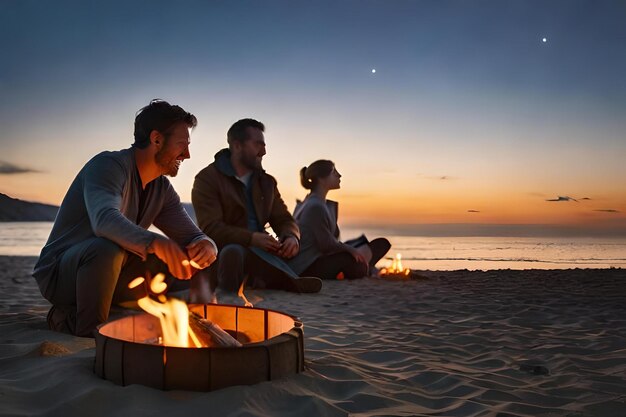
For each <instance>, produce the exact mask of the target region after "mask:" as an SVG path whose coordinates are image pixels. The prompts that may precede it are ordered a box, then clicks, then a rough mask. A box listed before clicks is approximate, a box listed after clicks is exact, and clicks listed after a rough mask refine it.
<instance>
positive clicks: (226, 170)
mask: <svg viewBox="0 0 626 417" xmlns="http://www.w3.org/2000/svg"><path fill="white" fill-rule="evenodd" d="M215 167H216V168H217V170H218V171H219V172H221V173H222V174H224V175H226V176H228V177H234V176H236V175H235V168H233V164H232V163H231V162H230V149H228V148H224V149H222V150H220V151H219V152H218V153H216V154H215Z"/></svg>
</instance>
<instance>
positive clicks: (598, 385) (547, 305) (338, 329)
mask: <svg viewBox="0 0 626 417" xmlns="http://www.w3.org/2000/svg"><path fill="white" fill-rule="evenodd" d="M36 259H37V257H22V256H12V257H8V256H0V271H1V272H0V329H1V333H0V334H1V336H0V393H2V396H3V401H2V402H1V403H0V415H33V414H37V415H65V416H79V415H85V414H90V415H91V414H95V415H153V416H161V415H162V416H166V415H171V414H172V413H188V414H198V413H200V412H205V413H206V411H207V410H211V412H212V413H215V414H216V415H233V416H234V415H241V414H246V415H253V416H262V415H281V416H294V417H296V416H302V415H306V416H309V415H310V416H343V415H359V416H373V415H418V416H430V415H458V416H461V415H462V416H475V417H478V416H487V415H489V416H495V415H502V416H505V415H506V416H518V417H531V416H533V417H534V416H541V415H559V416H569V417H589V416H598V417H600V416H602V417H606V416H622V415H626V318H624V314H623V312H624V306H625V305H626V270H624V269H617V268H616V269H597V270H596V269H570V270H520V271H517V270H508V271H507V270H499V271H467V270H458V271H418V272H419V275H420V276H421V277H422V279H412V280H408V281H401V282H398V281H392V280H383V279H374V278H365V279H362V280H353V281H325V282H324V287H323V289H322V292H320V293H319V294H298V295H297V294H292V293H286V292H282V291H260V290H259V291H246V295H247V296H248V298H249V299H250V301H251V302H253V303H254V304H255V305H257V306H259V307H265V308H272V309H275V310H279V311H283V312H286V313H289V314H292V315H295V316H298V317H299V318H300V319H301V320H302V321H303V323H304V336H305V366H306V370H305V372H304V373H302V374H299V375H296V376H293V377H289V378H286V379H281V380H277V381H271V382H264V383H261V384H257V385H252V386H237V387H230V388H227V389H224V390H219V391H213V392H208V393H201V392H187V391H169V392H164V391H160V390H155V389H152V388H147V387H143V386H138V385H132V386H127V387H121V386H117V385H114V384H113V383H111V382H109V381H106V380H102V379H100V378H99V377H97V376H96V375H95V374H94V373H93V361H94V357H95V348H94V341H93V339H85V338H78V337H73V336H69V335H65V334H61V333H55V332H51V331H49V330H47V328H46V322H45V317H46V313H47V310H48V307H49V304H48V302H47V301H46V300H44V299H43V297H41V295H40V294H39V291H38V289H37V286H36V283H35V281H34V279H33V278H32V277H31V276H30V272H31V271H32V266H33V265H34V263H35V261H36ZM34 399H37V401H34Z"/></svg>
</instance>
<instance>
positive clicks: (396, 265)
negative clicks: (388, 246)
mask: <svg viewBox="0 0 626 417" xmlns="http://www.w3.org/2000/svg"><path fill="white" fill-rule="evenodd" d="M410 275H411V270H410V269H409V268H403V267H402V255H400V254H399V253H398V254H397V255H396V257H395V258H394V259H393V261H392V263H391V266H389V267H387V268H382V269H381V270H380V276H381V277H384V278H402V279H408V278H409V276H410Z"/></svg>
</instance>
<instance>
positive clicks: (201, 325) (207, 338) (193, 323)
mask: <svg viewBox="0 0 626 417" xmlns="http://www.w3.org/2000/svg"><path fill="white" fill-rule="evenodd" d="M189 326H190V327H191V330H192V331H193V333H195V335H196V336H197V337H198V339H199V340H200V343H201V344H202V345H203V346H207V347H209V346H221V347H241V346H242V344H241V343H240V342H239V341H238V340H237V339H235V338H234V337H232V336H231V335H229V334H228V333H226V332H225V331H224V330H223V329H222V328H221V327H220V326H218V325H217V324H215V323H213V322H212V321H209V320H206V319H203V318H202V317H201V316H199V315H198V314H196V313H192V312H190V313H189Z"/></svg>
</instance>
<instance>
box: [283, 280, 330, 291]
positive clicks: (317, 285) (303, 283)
mask: <svg viewBox="0 0 626 417" xmlns="http://www.w3.org/2000/svg"><path fill="white" fill-rule="evenodd" d="M291 283H292V285H293V288H291V289H288V291H293V292H299V293H303V294H312V293H316V292H320V290H321V289H322V280H321V279H319V278H316V277H300V278H292V279H291Z"/></svg>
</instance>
